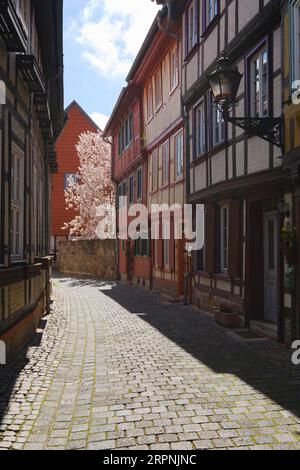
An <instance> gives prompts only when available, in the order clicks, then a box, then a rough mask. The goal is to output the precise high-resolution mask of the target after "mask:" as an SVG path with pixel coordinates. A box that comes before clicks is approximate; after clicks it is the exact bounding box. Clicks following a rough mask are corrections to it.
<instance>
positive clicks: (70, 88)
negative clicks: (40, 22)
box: [64, 0, 159, 129]
mask: <svg viewBox="0 0 300 470" xmlns="http://www.w3.org/2000/svg"><path fill="white" fill-rule="evenodd" d="M158 9H159V7H158V6H157V5H156V3H155V2H153V3H152V2H151V1H150V0H64V66H65V107H67V106H68V105H69V104H70V103H71V101H73V100H76V101H77V102H78V103H79V104H80V106H82V108H83V109H84V110H85V111H86V112H87V113H88V114H89V115H90V116H91V117H92V119H94V120H95V122H96V123H97V124H98V126H99V127H100V128H101V129H103V128H104V127H105V124H106V122H107V120H108V117H109V115H110V114H111V111H112V109H113V107H114V105H115V103H116V100H117V98H118V96H119V94H120V92H121V90H122V88H123V86H124V85H125V83H126V82H125V79H126V76H127V74H128V72H129V70H130V67H131V65H132V63H133V61H134V58H135V56H136V54H137V52H138V51H139V49H140V47H141V45H142V43H143V40H144V39H145V37H146V35H147V32H148V30H149V28H150V26H151V24H152V22H153V20H154V18H155V15H156V13H157V11H158Z"/></svg>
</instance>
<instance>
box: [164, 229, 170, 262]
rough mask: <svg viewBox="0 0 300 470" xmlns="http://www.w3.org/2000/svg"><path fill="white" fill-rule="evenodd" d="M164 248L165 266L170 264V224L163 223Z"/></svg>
mask: <svg viewBox="0 0 300 470" xmlns="http://www.w3.org/2000/svg"><path fill="white" fill-rule="evenodd" d="M163 250H164V267H165V268H168V267H169V266H170V226H169V225H168V224H164V225H163Z"/></svg>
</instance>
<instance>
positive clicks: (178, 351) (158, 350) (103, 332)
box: [0, 278, 300, 450]
mask: <svg viewBox="0 0 300 470" xmlns="http://www.w3.org/2000/svg"><path fill="white" fill-rule="evenodd" d="M54 298H55V301H54V305H53V314H52V315H51V316H49V317H48V318H46V319H44V320H43V322H42V324H41V330H39V331H38V332H37V335H36V337H35V339H34V341H33V343H32V344H31V345H30V346H29V347H28V348H27V349H26V350H24V351H23V352H22V354H20V356H19V357H18V359H17V360H16V362H15V363H14V364H13V365H10V366H6V367H5V368H2V370H1V371H0V400H1V401H0V422H1V426H0V449H3V450H4V449H124V448H125V449H138V448H139V449H153V450H155V449H166V450H167V449H180V450H188V449H223V448H225V449H300V373H299V372H300V369H299V366H298V367H296V366H292V364H291V351H290V350H288V349H287V348H284V347H282V346H279V345H277V344H276V343H273V342H271V341H267V340H263V341H262V340H256V341H245V340H242V339H238V338H235V337H234V336H232V334H231V333H230V332H229V331H228V330H226V329H225V328H223V327H221V326H218V325H217V324H216V323H215V322H214V320H213V319H212V318H211V317H210V316H209V315H206V314H201V313H200V312H199V311H196V310H195V309H193V308H192V307H183V306H182V305H179V304H173V303H171V302H169V301H168V300H167V299H164V298H162V297H160V296H158V295H156V294H155V293H147V292H145V291H143V290H141V289H138V288H135V287H129V286H123V285H108V284H102V283H101V282H97V281H85V280H75V279H67V278H60V279H55V280H54Z"/></svg>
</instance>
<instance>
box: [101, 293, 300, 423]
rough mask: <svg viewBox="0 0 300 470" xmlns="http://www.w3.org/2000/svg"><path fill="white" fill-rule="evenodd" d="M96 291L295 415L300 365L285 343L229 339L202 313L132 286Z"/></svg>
mask: <svg viewBox="0 0 300 470" xmlns="http://www.w3.org/2000/svg"><path fill="white" fill-rule="evenodd" d="M102 292H103V293H104V294H105V295H106V296H108V297H109V298H111V299H112V300H114V301H115V302H116V303H117V304H118V305H120V306H121V307H123V308H125V309H126V310H128V311H129V312H131V313H132V314H136V315H137V314H138V315H139V317H140V319H141V320H142V321H145V322H147V323H148V324H150V325H151V326H152V327H154V328H155V329H156V330H158V331H159V332H160V333H161V334H163V335H164V336H165V337H166V338H168V339H169V340H171V341H172V342H173V343H176V344H177V345H178V346H179V347H180V348H182V349H183V350H185V351H186V352H187V353H189V354H191V355H192V356H193V357H194V358H196V359H197V360H198V361H199V362H200V363H202V364H204V365H206V366H207V367H209V368H210V369H212V370H213V371H215V372H216V373H219V374H232V375H235V376H236V377H238V378H239V379H241V380H242V381H243V382H245V383H246V384H248V385H250V386H251V387H252V388H253V389H255V390H256V391H258V392H260V393H262V394H263V395H265V396H266V397H268V398H269V399H271V400H272V401H273V402H274V403H276V404H278V405H280V406H281V407H282V408H284V409H285V410H289V411H291V412H292V413H294V414H295V415H297V416H298V417H300V367H299V366H298V367H297V366H293V364H292V362H291V355H292V353H291V351H290V350H289V348H286V347H284V346H282V345H279V344H277V343H275V342H272V341H268V340H267V341H258V342H257V343H256V342H251V343H246V342H243V341H238V340H235V339H233V338H232V337H231V336H230V335H228V331H230V330H227V329H226V328H223V327H221V326H219V325H217V324H216V323H215V321H214V319H212V318H210V317H208V316H207V315H205V314H203V313H202V314H201V312H199V311H197V310H195V309H194V308H192V307H190V306H189V307H183V306H182V305H176V304H175V305H174V304H172V303H168V302H167V301H164V300H163V299H162V298H161V297H160V296H158V295H155V294H153V293H148V292H147V291H143V290H141V289H140V288H137V287H130V286H128V285H122V284H118V285H115V287H112V288H108V289H107V290H106V291H103V290H102ZM239 399H241V396H239Z"/></svg>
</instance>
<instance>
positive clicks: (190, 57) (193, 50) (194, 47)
mask: <svg viewBox="0 0 300 470" xmlns="http://www.w3.org/2000/svg"><path fill="white" fill-rule="evenodd" d="M198 46H199V43H198V42H196V44H195V45H194V46H193V47H192V49H191V50H190V51H189V52H188V53H187V55H186V58H185V59H184V63H185V64H187V63H188V62H189V61H190V60H191V59H192V58H193V57H194V55H195V54H196V52H197V51H198Z"/></svg>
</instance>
